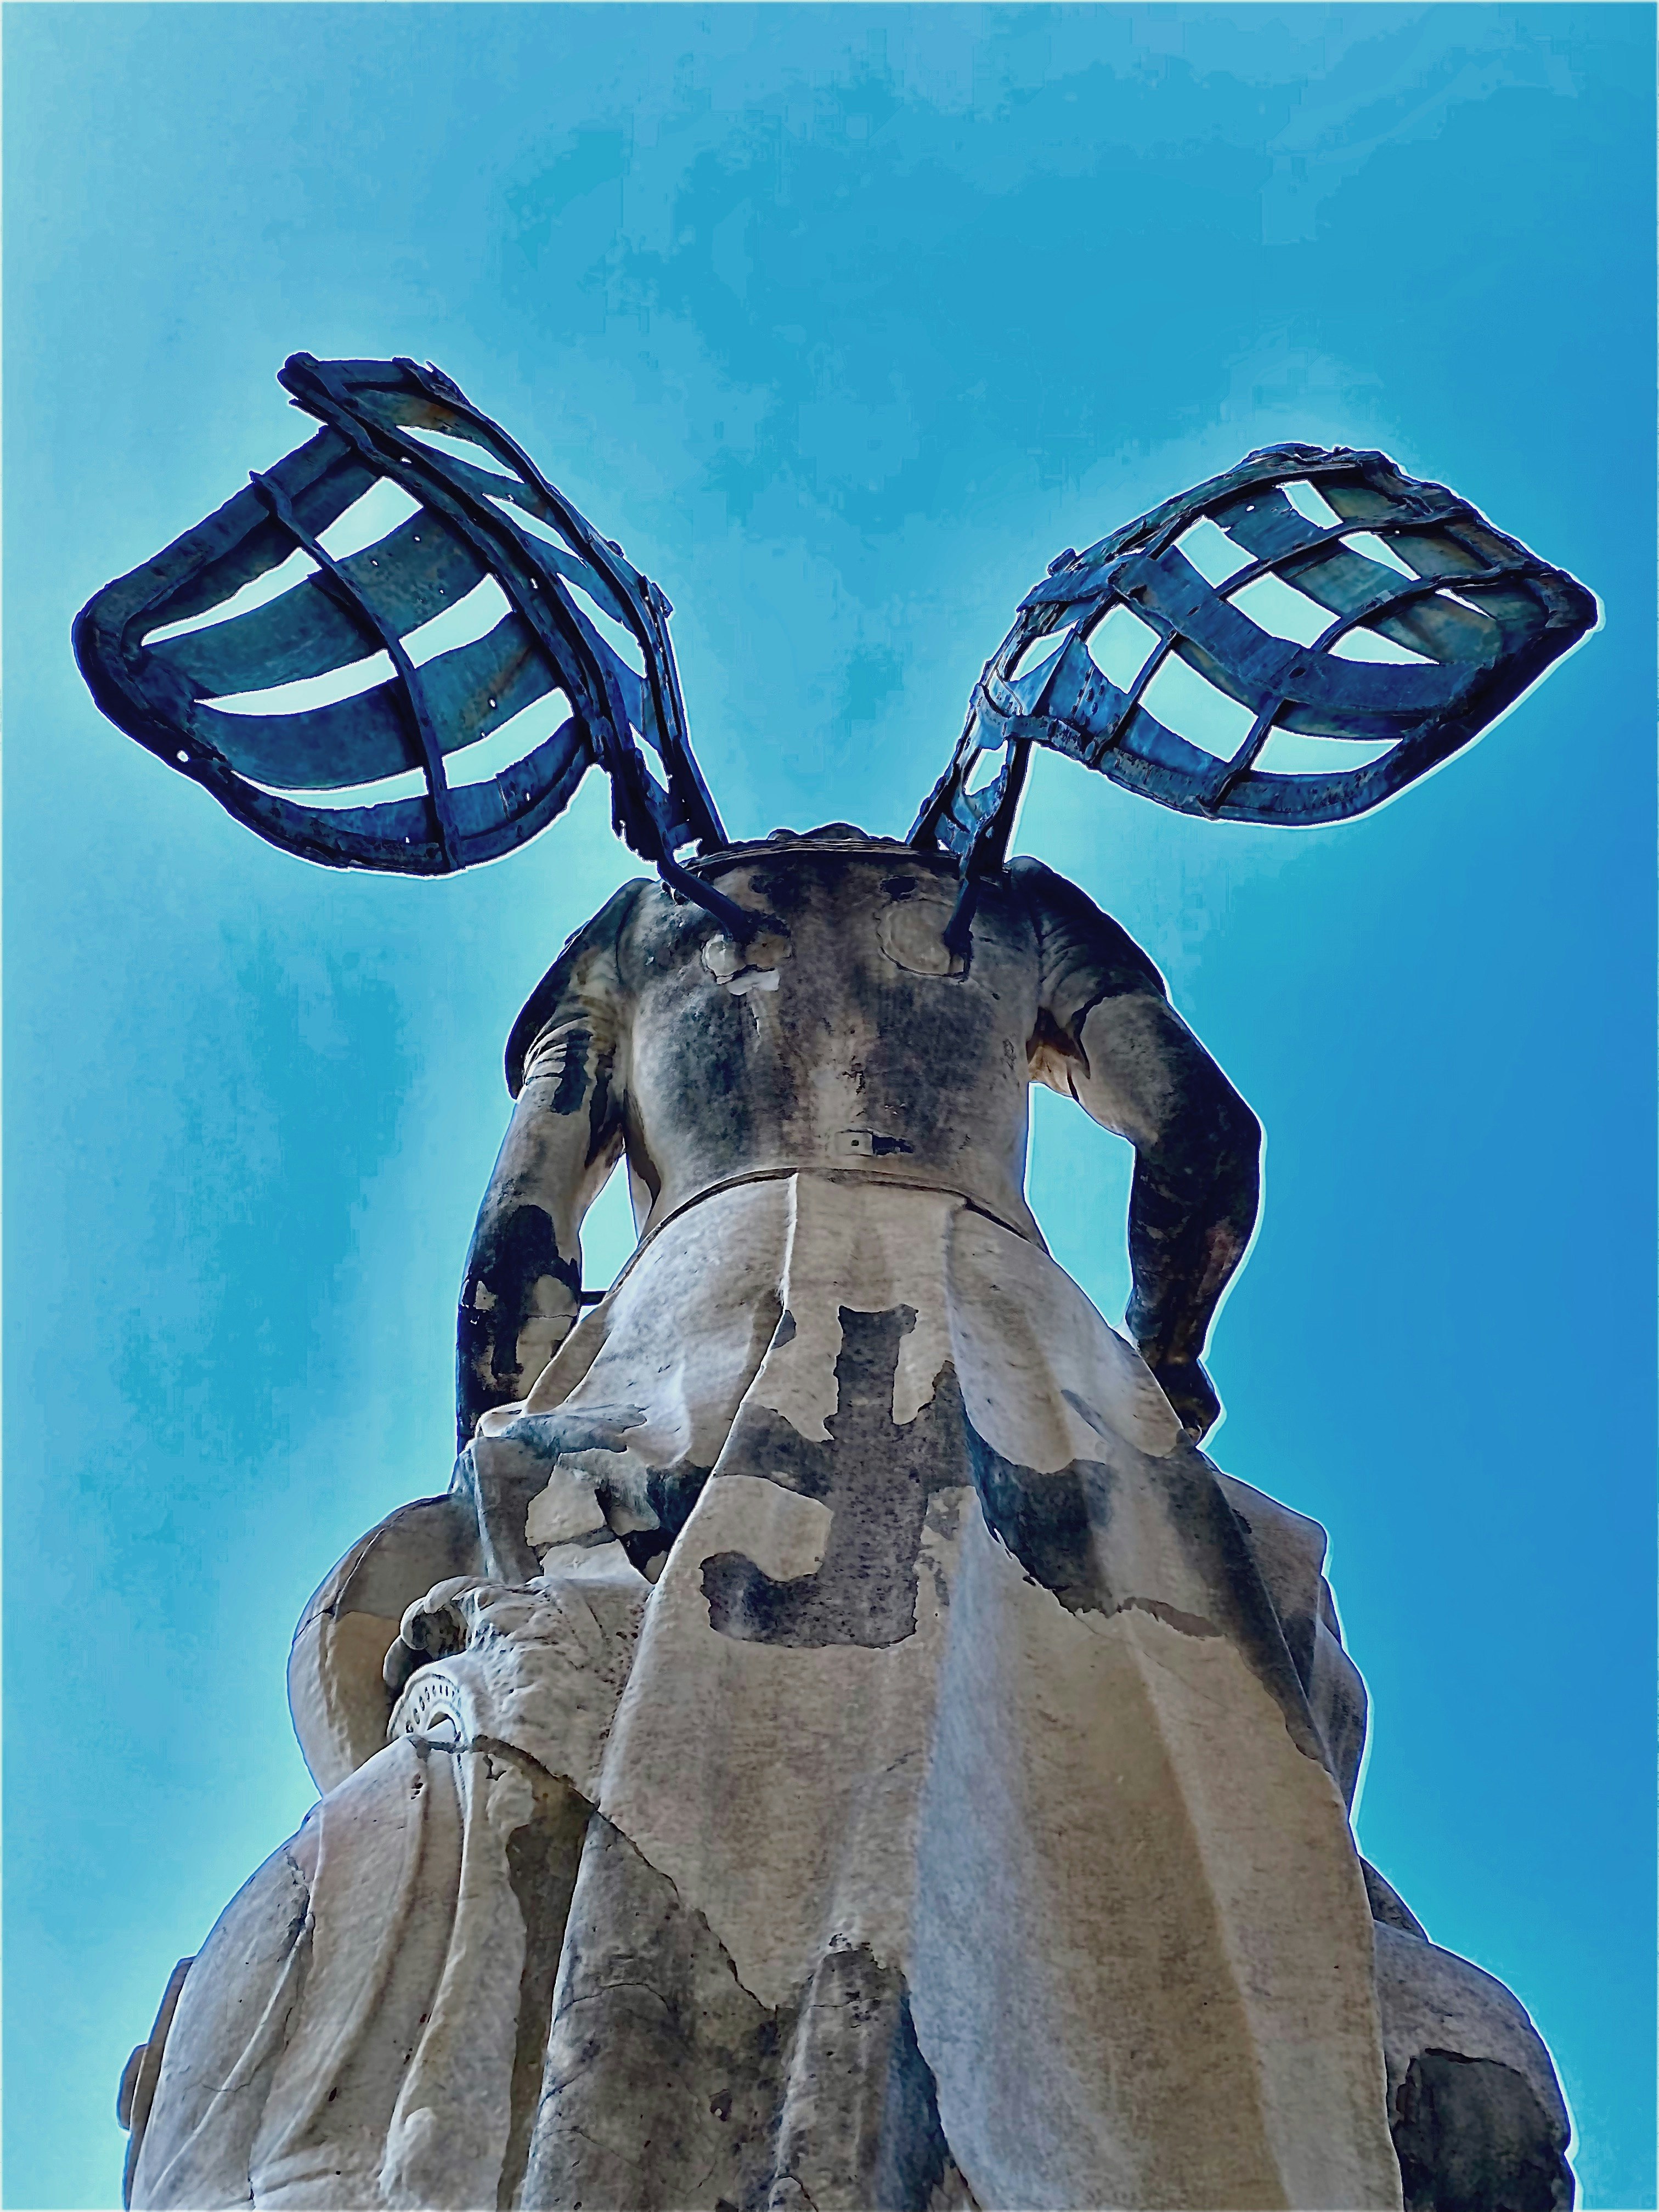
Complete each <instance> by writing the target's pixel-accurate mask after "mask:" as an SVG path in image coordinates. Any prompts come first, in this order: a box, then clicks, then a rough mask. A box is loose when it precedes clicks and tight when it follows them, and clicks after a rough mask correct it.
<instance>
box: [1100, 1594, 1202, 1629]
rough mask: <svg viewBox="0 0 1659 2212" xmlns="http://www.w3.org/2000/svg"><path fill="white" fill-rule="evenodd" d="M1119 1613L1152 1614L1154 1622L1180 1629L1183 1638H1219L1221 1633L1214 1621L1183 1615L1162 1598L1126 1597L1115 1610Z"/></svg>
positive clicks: (1196, 1614) (1200, 1616) (1192, 1615)
mask: <svg viewBox="0 0 1659 2212" xmlns="http://www.w3.org/2000/svg"><path fill="white" fill-rule="evenodd" d="M1114 1610H1115V1611H1116V1612H1118V1613H1151V1614H1152V1618H1153V1620H1161V1621H1162V1622H1163V1623H1164V1626H1165V1627H1166V1628H1178V1629H1179V1630H1180V1632H1181V1633H1182V1635H1183V1636H1196V1637H1200V1638H1203V1637H1207V1636H1219V1635H1220V1633H1221V1631H1220V1630H1219V1629H1218V1627H1217V1626H1216V1625H1215V1623H1214V1621H1212V1620H1205V1619H1204V1618H1203V1616H1202V1615H1201V1614H1200V1613H1182V1610H1181V1608H1180V1607H1179V1606H1176V1605H1165V1604H1164V1601H1163V1600H1162V1599H1161V1598H1156V1597H1126V1598H1125V1599H1124V1601H1123V1602H1122V1603H1121V1605H1119V1606H1117V1607H1115V1608H1114Z"/></svg>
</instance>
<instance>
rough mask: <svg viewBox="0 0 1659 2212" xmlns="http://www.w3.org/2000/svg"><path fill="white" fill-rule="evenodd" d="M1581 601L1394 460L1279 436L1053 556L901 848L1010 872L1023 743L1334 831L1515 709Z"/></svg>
mask: <svg viewBox="0 0 1659 2212" xmlns="http://www.w3.org/2000/svg"><path fill="white" fill-rule="evenodd" d="M1596 620H1597V607H1596V603H1595V599H1594V598H1593V597H1592V595H1591V594H1590V593H1589V592H1587V591H1586V590H1585V588H1584V586H1583V585H1582V584H1580V583H1577V581H1575V580H1574V579H1573V578H1572V577H1571V576H1570V575H1568V574H1565V571H1563V570H1562V569H1559V568H1552V567H1551V566H1550V565H1549V563H1548V562H1545V561H1541V560H1540V559H1539V558H1538V556H1537V555H1536V554H1534V553H1531V552H1529V551H1528V549H1527V548H1526V547H1525V546H1524V545H1522V544H1519V543H1518V542H1517V540H1516V539H1515V538H1506V537H1504V535H1503V533H1502V532H1499V531H1498V530H1495V529H1494V528H1493V527H1492V524H1491V523H1489V522H1488V521H1487V520H1486V518H1485V516H1484V515H1482V514H1480V513H1477V511H1476V510H1475V509H1474V507H1471V506H1470V505H1469V504H1468V501H1467V500H1462V499H1460V498H1459V497H1458V496H1457V495H1456V494H1455V492H1451V491H1449V490H1447V489H1446V488H1445V486H1444V485H1443V484H1436V483H1419V481H1418V480H1417V479H1416V478H1414V477H1408V476H1406V475H1405V474H1404V473H1403V472H1402V471H1401V470H1400V469H1398V468H1397V467H1396V466H1395V464H1394V463H1393V462H1392V461H1391V460H1389V458H1388V456H1387V454H1385V453H1356V452H1351V451H1349V450H1348V449H1347V448H1346V447H1336V448H1334V449H1331V450H1327V449H1324V448H1322V447H1316V446H1276V447H1269V448H1267V449H1265V450H1264V451H1262V452H1260V453H1252V454H1251V455H1250V456H1249V459H1246V460H1244V461H1243V462H1241V463H1240V464H1239V465H1238V466H1237V468H1236V469H1232V470H1230V471H1228V472H1227V474H1226V475H1225V476H1220V477H1212V478H1211V479H1210V481H1209V482H1208V483H1202V484H1200V485H1199V486H1198V487H1197V488H1196V489H1194V490H1193V491H1190V492H1187V493H1185V494H1183V495H1182V496H1181V497H1180V498H1178V499H1172V500H1170V501H1166V502H1165V504H1164V506H1162V507H1158V508H1156V509H1155V510H1154V511H1153V512H1152V513H1151V514H1145V515H1142V516H1141V517H1140V518H1139V520H1137V521H1134V522H1131V523H1129V524H1127V525H1126V526H1125V527H1124V528H1122V529H1121V530H1118V531H1115V532H1113V533H1112V535H1111V536H1110V537H1109V538H1103V539H1102V540H1101V541H1100V543H1099V544H1097V545H1094V546H1091V548H1090V549H1089V550H1088V551H1087V552H1085V553H1081V554H1079V553H1073V552H1071V551H1069V550H1068V551H1066V552H1065V553H1062V554H1061V555H1060V558H1059V559H1058V560H1057V561H1055V562H1054V563H1053V565H1052V566H1051V567H1050V568H1049V571H1048V575H1047V576H1046V577H1045V578H1044V579H1043V580H1042V582H1041V583H1040V584H1038V585H1037V586H1036V588H1035V590H1033V591H1031V592H1028V593H1027V594H1026V596H1025V598H1024V599H1023V600H1022V601H1021V603H1020V607H1019V611H1018V618H1017V619H1016V621H1015V623H1014V626H1013V628H1012V629H1011V630H1010V631H1009V633H1008V635H1007V636H1006V638H1005V639H1004V640H1003V641H1002V643H1001V645H1000V647H998V648H997V651H996V653H994V655H993V657H992V659H990V660H989V661H988V662H987V664H986V666H985V670H984V672H983V674H982V675H981V678H980V681H979V683H978V684H976V685H975V690H974V696H973V700H972V702H971V704H970V706H969V713H968V722H967V727H966V728H965V730H964V731H963V735H962V738H961V739H960V741H959V742H958V744H957V750H956V753H955V755H954V757H952V760H951V765H950V767H949V768H948V769H946V771H945V775H944V776H943V777H942V778H941V779H940V781H939V784H938V785H937V786H936V787H935V788H934V790H933V793H932V795H931V796H930V797H929V799H928V800H927V805H925V806H924V807H923V809H922V811H921V815H920V817H918V819H917V821H916V823H915V828H914V829H912V831H911V839H912V842H914V843H915V844H917V845H918V846H922V847H928V846H932V847H943V848H945V849H946V850H948V851H951V852H954V853H956V854H957V855H958V857H959V859H960V860H961V862H962V866H963V879H964V884H966V883H967V882H969V880H970V879H971V878H974V877H975V876H980V875H982V874H984V873H986V872H987V871H989V870H990V869H992V868H994V867H997V866H1000V865H1001V862H1002V860H1003V857H1004V855H1005V854H1006V850H1007V845H1008V840H1009V837H1010V836H1011V835H1012V828H1013V817H1014V812H1015V809H1016V806H1017V805H1018V797H1019V792H1020V788H1021V786H1022V784H1023V782H1024V776H1025V773H1026V769H1027V766H1028V764H1029V760H1030V748H1031V746H1032V745H1033V744H1041V745H1048V746H1051V747H1052V748H1053V749H1054V750H1055V751H1057V752H1062V753H1066V754H1068V755H1069V756H1070V757H1072V758H1073V760H1079V761H1081V762H1082V763H1084V764H1085V767H1088V768H1093V769H1099V770H1100V772H1101V773H1102V774H1103V775H1107V776H1109V777H1110V778H1111V779H1112V781H1114V782H1115V783H1119V784H1121V785H1122V786H1123V787H1124V788H1125V789H1126V790H1129V791H1136V792H1139V793H1141V794H1142V795H1143V796H1144V797H1146V798H1148V799H1156V800H1157V801H1158V803H1159V804H1160V805H1164V806H1170V807H1174V808H1175V809H1176V811H1178V812H1181V813H1183V814H1195V815H1200V816H1203V817H1207V818H1209V819H1211V820H1214V821H1230V822H1279V823H1322V822H1342V821H1346V820H1347V819H1348V818H1349V817H1352V816H1353V815H1357V814H1363V813H1364V812H1365V811H1367V810H1368V809H1369V808H1370V807H1373V806H1376V805H1380V804H1381V803H1382V802H1383V800H1384V799H1389V798H1392V797H1393V795H1394V794H1395V793H1396V792H1399V791H1403V790H1404V789H1405V787H1407V785H1408V784H1411V783H1414V782H1415V781H1417V779H1418V778H1419V776H1422V775H1426V774H1427V773H1428V771H1429V770H1430V769H1433V768H1436V767H1437V766H1438V765H1439V763H1441V762H1442V761H1443V760H1445V759H1446V758H1447V757H1449V755H1450V754H1452V753H1454V752H1455V751H1457V750H1459V748H1460V747H1462V746H1463V745H1466V744H1468V743H1469V742H1470V740H1471V739H1472V738H1476V737H1478V736H1479V735H1480V732H1481V731H1482V730H1484V729H1486V727H1488V726H1490V724H1491V723H1492V722H1493V721H1494V720H1497V718H1498V715H1500V714H1502V713H1504V710H1505V709H1506V708H1509V707H1510V706H1512V705H1513V704H1514V703H1515V702H1516V700H1517V699H1519V698H1520V697H1521V696H1522V694H1523V693H1524V692H1525V691H1526V690H1528V688H1529V687H1530V686H1531V685H1532V684H1535V683H1536V682H1537V681H1538V679H1539V678H1540V677H1541V676H1542V675H1543V673H1544V671H1546V670H1547V668H1548V667H1549V666H1550V665H1551V663H1552V662H1553V661H1554V660H1556V659H1559V656H1560V655H1561V654H1562V653H1565V652H1566V651H1567V650H1568V649H1569V648H1570V647H1572V646H1574V645H1576V644H1577V643H1578V641H1579V640H1580V639H1581V638H1583V636H1584V635H1586V634H1587V632H1589V630H1590V629H1593V628H1594V627H1595V622H1596Z"/></svg>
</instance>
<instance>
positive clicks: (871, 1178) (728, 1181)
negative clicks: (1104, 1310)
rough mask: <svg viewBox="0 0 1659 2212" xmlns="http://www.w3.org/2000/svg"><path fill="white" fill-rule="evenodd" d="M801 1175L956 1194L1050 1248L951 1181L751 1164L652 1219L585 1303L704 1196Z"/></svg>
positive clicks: (604, 1294) (622, 1275)
mask: <svg viewBox="0 0 1659 2212" xmlns="http://www.w3.org/2000/svg"><path fill="white" fill-rule="evenodd" d="M797 1176H820V1177H822V1178H823V1180H824V1181H825V1182H841V1183H862V1184H865V1185H866V1186H867V1185H869V1184H871V1183H875V1184H878V1186H879V1187H880V1188H882V1189H884V1190H925V1191H929V1192H931V1193H932V1194H933V1196H934V1197H935V1198H953V1199H955V1200H957V1201H958V1203H959V1204H961V1205H963V1206H966V1207H967V1208H968V1210H969V1212H970V1213H978V1214H981V1215H982V1216H983V1217H984V1218H985V1219H986V1220H987V1221H994V1223H995V1224H996V1225H997V1227H998V1228H999V1229H1006V1230H1007V1231H1008V1232H1009V1234H1010V1235H1011V1236H1014V1237H1019V1238H1020V1239H1021V1240H1022V1241H1023V1242H1024V1243H1027V1244H1035V1245H1036V1248H1037V1249H1038V1250H1039V1251H1040V1252H1047V1251H1048V1246H1047V1245H1046V1244H1045V1243H1043V1241H1042V1237H1041V1236H1040V1235H1039V1236H1033V1235H1032V1233H1031V1231H1030V1230H1029V1229H1022V1228H1021V1227H1020V1225H1019V1224H1018V1222H1017V1221H1009V1220H1007V1219H1006V1218H1005V1217H1004V1216H1003V1215H1002V1214H1000V1213H994V1212H992V1210H991V1208H990V1207H989V1206H986V1205H984V1204H983V1203H982V1202H981V1200H979V1199H976V1198H974V1197H971V1196H970V1195H969V1193H968V1192H967V1191H965V1190H955V1189H952V1188H951V1186H950V1185H949V1184H948V1183H939V1182H918V1181H917V1180H916V1179H915V1177H914V1176H893V1175H883V1174H882V1173H881V1172H880V1171H879V1170H872V1169H867V1168H829V1167H820V1166H818V1165H817V1164H805V1165H795V1166H792V1167H781V1168H750V1170H748V1171H747V1172H746V1173H744V1174H743V1175H734V1176H721V1177H720V1181H719V1182H709V1183H705V1184H704V1185H703V1187H702V1189H701V1190H694V1191H693V1192H692V1194H691V1195H690V1198H683V1199H682V1200H680V1202H679V1204H678V1206H671V1207H670V1208H669V1210H668V1212H666V1213H665V1214H664V1216H663V1217H662V1219H661V1220H660V1221H653V1223H652V1224H651V1225H650V1227H649V1228H648V1229H647V1230H646V1231H644V1233H643V1234H642V1235H641V1237H640V1240H639V1242H638V1243H637V1244H635V1247H634V1249H633V1250H632V1251H631V1252H630V1253H629V1255H628V1257H627V1259H626V1260H625V1261H623V1265H622V1267H620V1268H619V1269H618V1271H617V1279H616V1281H615V1282H613V1283H612V1284H611V1289H610V1290H607V1291H600V1292H599V1293H598V1294H597V1295H595V1294H594V1293H593V1292H592V1291H583V1292H582V1304H584V1305H587V1304H593V1305H599V1304H603V1302H604V1300H605V1299H606V1298H608V1297H610V1296H611V1291H615V1290H618V1289H620V1287H621V1286H622V1285H623V1283H624V1282H626V1281H627V1279H628V1278H629V1275H630V1274H631V1273H633V1271H634V1267H635V1263H636V1262H637V1261H639V1260H640V1259H641V1257H642V1255H643V1254H644V1252H645V1249H646V1247H647V1245H648V1244H650V1243H653V1242H654V1240H655V1239H656V1238H657V1237H660V1236H661V1234H662V1232H663V1231H664V1230H665V1229H666V1228H667V1226H668V1225H669V1223H670V1222H671V1221H678V1219H679V1218H680V1216H681V1215H682V1214H683V1213H689V1212H690V1211H691V1208H692V1207H693V1206H701V1205H702V1203H703V1201H704V1200H705V1199H710V1198H718V1197H719V1196H720V1194H721V1192H722V1191H727V1190H737V1189H738V1188H741V1186H742V1185H743V1184H744V1183H750V1182H793V1181H794V1180H795V1178H796V1177H797Z"/></svg>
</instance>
